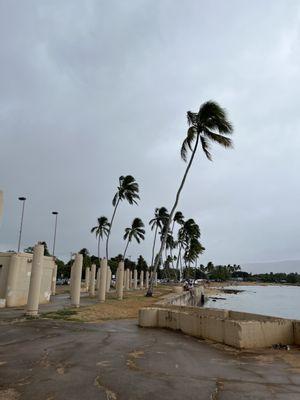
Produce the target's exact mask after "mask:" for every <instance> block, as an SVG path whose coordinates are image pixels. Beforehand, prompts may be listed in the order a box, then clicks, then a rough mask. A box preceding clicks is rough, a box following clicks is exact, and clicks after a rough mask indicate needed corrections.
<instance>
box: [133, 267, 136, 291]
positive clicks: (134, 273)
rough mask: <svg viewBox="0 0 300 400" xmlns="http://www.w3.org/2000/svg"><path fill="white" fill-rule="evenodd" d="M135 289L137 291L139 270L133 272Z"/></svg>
mask: <svg viewBox="0 0 300 400" xmlns="http://www.w3.org/2000/svg"><path fill="white" fill-rule="evenodd" d="M133 289H135V290H136V289H137V270H136V269H135V270H134V271H133Z"/></svg>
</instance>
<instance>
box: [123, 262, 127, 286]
mask: <svg viewBox="0 0 300 400" xmlns="http://www.w3.org/2000/svg"><path fill="white" fill-rule="evenodd" d="M126 280H127V269H125V267H124V277H123V287H124V288H125V287H126Z"/></svg>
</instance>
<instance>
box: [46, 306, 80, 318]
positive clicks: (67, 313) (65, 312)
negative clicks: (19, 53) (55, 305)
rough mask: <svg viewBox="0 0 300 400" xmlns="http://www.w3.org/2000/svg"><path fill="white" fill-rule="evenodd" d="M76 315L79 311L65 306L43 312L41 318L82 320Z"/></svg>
mask: <svg viewBox="0 0 300 400" xmlns="http://www.w3.org/2000/svg"><path fill="white" fill-rule="evenodd" d="M75 315H77V311H75V310H70V309H67V308H63V309H62V310H57V311H50V312H47V313H43V314H42V315H41V318H49V319H62V320H65V321H80V319H78V318H74V316H75Z"/></svg>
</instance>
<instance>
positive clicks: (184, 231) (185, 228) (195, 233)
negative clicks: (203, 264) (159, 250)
mask: <svg viewBox="0 0 300 400" xmlns="http://www.w3.org/2000/svg"><path fill="white" fill-rule="evenodd" d="M199 238H200V228H199V225H198V224H196V222H195V221H194V220H193V218H189V219H188V220H186V221H185V222H184V224H183V225H182V227H181V228H180V229H179V231H178V243H179V251H178V258H177V265H176V268H177V269H178V267H179V261H181V251H182V249H183V250H184V257H183V258H184V261H189V260H190V261H194V257H192V254H193V255H195V251H194V249H195V246H196V243H195V242H194V243H193V246H192V248H191V252H189V248H190V247H191V242H192V241H198V239H199ZM199 243H200V242H199ZM181 276H182V269H181V270H180V277H181Z"/></svg>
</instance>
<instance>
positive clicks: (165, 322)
mask: <svg viewBox="0 0 300 400" xmlns="http://www.w3.org/2000/svg"><path fill="white" fill-rule="evenodd" d="M158 326H159V327H160V328H169V329H174V330H179V329H180V311H176V310H173V311H172V310H168V309H163V308H161V309H159V310H158Z"/></svg>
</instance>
